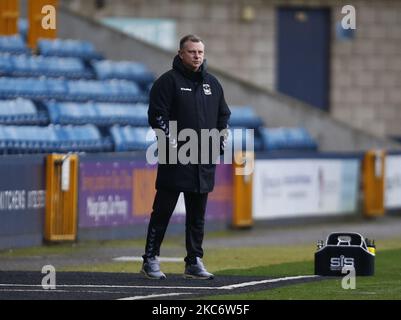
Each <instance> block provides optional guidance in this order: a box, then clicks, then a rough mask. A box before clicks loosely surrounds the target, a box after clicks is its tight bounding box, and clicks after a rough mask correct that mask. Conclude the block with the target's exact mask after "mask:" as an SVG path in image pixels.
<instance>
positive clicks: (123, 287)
mask: <svg viewBox="0 0 401 320" xmlns="http://www.w3.org/2000/svg"><path fill="white" fill-rule="evenodd" d="M0 287H42V285H40V284H38V285H36V284H0ZM56 287H57V288H59V287H61V288H116V289H117V288H120V289H195V290H197V289H199V290H200V289H206V290H213V289H218V288H219V287H184V286H117V285H95V284H87V285H84V284H82V285H81V284H71V285H70V284H58V285H56Z"/></svg>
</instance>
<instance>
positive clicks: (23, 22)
mask: <svg viewBox="0 0 401 320" xmlns="http://www.w3.org/2000/svg"><path fill="white" fill-rule="evenodd" d="M18 31H19V34H20V35H21V37H22V39H23V40H24V41H25V42H26V41H27V39H28V31H29V23H28V20H27V19H25V18H19V19H18Z"/></svg>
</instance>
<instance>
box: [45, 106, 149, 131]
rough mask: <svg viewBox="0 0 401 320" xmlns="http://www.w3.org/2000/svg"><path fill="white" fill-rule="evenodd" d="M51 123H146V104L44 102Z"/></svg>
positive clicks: (144, 124)
mask: <svg viewBox="0 0 401 320" xmlns="http://www.w3.org/2000/svg"><path fill="white" fill-rule="evenodd" d="M44 104H45V106H46V108H47V110H48V113H49V118H50V121H51V123H53V124H74V125H76V124H85V123H90V124H95V125H98V126H112V125H114V124H119V125H132V126H137V127H146V126H147V125H148V106H147V105H145V104H115V103H114V104H111V103H92V102H88V103H84V104H78V103H68V102H64V103H62V102H56V101H51V102H45V103H44Z"/></svg>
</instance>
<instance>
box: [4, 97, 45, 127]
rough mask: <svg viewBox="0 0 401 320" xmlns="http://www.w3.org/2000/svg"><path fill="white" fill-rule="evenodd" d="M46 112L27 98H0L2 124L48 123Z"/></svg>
mask: <svg viewBox="0 0 401 320" xmlns="http://www.w3.org/2000/svg"><path fill="white" fill-rule="evenodd" d="M48 122H49V118H48V116H47V114H46V113H44V112H40V111H38V110H37V108H36V106H35V104H34V103H33V102H32V101H30V100H26V99H21V98H18V99H16V100H0V124H13V125H24V124H25V125H26V124H36V125H41V124H47V123H48Z"/></svg>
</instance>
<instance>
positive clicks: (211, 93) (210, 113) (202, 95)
mask: <svg viewBox="0 0 401 320" xmlns="http://www.w3.org/2000/svg"><path fill="white" fill-rule="evenodd" d="M230 114H231V112H230V110H229V108H228V106H227V103H226V101H225V99H224V93H223V88H222V87H221V85H220V83H219V81H218V80H217V79H216V78H215V77H214V76H213V75H211V74H210V73H208V72H207V67H206V60H205V61H204V63H203V64H202V66H201V67H200V71H199V72H192V71H190V70H189V69H187V68H186V67H185V66H184V65H183V63H182V61H181V59H180V58H179V56H178V55H177V56H176V57H175V58H174V61H173V69H171V70H170V71H168V72H166V73H164V74H163V75H162V76H160V78H158V79H157V80H156V81H155V83H154V84H153V87H152V89H151V91H150V101H149V110H148V121H149V124H150V126H151V127H152V128H154V129H155V128H158V129H162V130H163V131H165V132H166V133H167V134H168V133H169V132H168V129H167V128H168V123H169V121H177V129H178V130H177V131H178V133H179V132H180V130H182V129H187V128H190V129H194V130H195V131H196V132H197V133H198V137H200V130H201V129H218V130H222V129H225V128H226V127H227V122H228V119H229V117H230ZM184 143H185V142H182V143H180V142H179V143H178V148H180V146H181V145H183V144H184ZM199 146H200V138H199ZM199 157H200V149H199ZM159 160H160V158H159ZM167 160H168V155H167ZM198 163H200V162H198ZM215 169H216V166H215V165H214V164H211V163H209V164H192V163H190V164H185V165H184V164H180V163H179V162H178V164H168V163H167V164H161V163H159V164H158V171H157V179H156V189H170V190H175V191H187V192H200V193H205V192H211V191H212V190H213V187H214V176H215Z"/></svg>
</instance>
